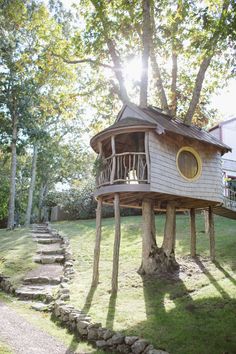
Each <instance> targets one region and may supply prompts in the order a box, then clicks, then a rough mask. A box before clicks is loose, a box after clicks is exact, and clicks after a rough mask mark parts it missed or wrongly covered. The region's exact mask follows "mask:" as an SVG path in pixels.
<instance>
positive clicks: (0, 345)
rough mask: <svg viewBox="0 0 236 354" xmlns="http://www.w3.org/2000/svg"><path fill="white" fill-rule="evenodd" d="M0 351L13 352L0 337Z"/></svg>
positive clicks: (2, 352)
mask: <svg viewBox="0 0 236 354" xmlns="http://www.w3.org/2000/svg"><path fill="white" fill-rule="evenodd" d="M0 353H1V354H13V353H12V351H11V349H10V348H9V346H8V345H6V344H5V343H3V342H1V338H0Z"/></svg>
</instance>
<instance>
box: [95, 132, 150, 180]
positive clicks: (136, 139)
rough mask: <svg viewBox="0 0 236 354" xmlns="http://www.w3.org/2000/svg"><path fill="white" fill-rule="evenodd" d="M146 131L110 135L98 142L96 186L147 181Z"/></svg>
mask: <svg viewBox="0 0 236 354" xmlns="http://www.w3.org/2000/svg"><path fill="white" fill-rule="evenodd" d="M147 139H148V133H145V132H135V133H125V134H118V135H112V136H111V137H109V138H107V139H105V140H103V141H102V142H100V147H99V150H100V151H99V157H98V160H97V162H98V165H99V168H98V170H97V176H96V182H97V187H101V186H106V185H110V184H139V183H149V152H148V140H147Z"/></svg>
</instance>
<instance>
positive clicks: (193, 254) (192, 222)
mask: <svg viewBox="0 0 236 354" xmlns="http://www.w3.org/2000/svg"><path fill="white" fill-rule="evenodd" d="M190 231H191V257H196V212H195V209H193V208H192V209H190Z"/></svg>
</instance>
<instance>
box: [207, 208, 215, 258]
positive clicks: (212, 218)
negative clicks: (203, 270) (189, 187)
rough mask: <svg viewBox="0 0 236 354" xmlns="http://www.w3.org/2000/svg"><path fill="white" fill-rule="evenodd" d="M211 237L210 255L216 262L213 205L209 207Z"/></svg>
mask: <svg viewBox="0 0 236 354" xmlns="http://www.w3.org/2000/svg"><path fill="white" fill-rule="evenodd" d="M209 238H210V257H211V260H212V261H213V262H214V261H215V258H216V255H215V227H214V215H213V210H212V207H211V206H210V207H209Z"/></svg>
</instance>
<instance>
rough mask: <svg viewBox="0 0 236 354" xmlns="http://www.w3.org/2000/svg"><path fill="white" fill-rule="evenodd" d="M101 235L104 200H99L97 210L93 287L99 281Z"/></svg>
mask: <svg viewBox="0 0 236 354" xmlns="http://www.w3.org/2000/svg"><path fill="white" fill-rule="evenodd" d="M101 235H102V198H98V205H97V210H96V241H95V248H94V260H93V280H92V286H96V285H97V284H98V280H99V258H100V243H101Z"/></svg>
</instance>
